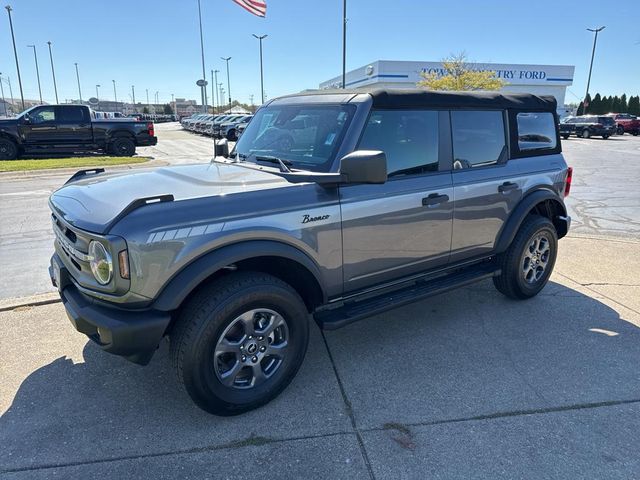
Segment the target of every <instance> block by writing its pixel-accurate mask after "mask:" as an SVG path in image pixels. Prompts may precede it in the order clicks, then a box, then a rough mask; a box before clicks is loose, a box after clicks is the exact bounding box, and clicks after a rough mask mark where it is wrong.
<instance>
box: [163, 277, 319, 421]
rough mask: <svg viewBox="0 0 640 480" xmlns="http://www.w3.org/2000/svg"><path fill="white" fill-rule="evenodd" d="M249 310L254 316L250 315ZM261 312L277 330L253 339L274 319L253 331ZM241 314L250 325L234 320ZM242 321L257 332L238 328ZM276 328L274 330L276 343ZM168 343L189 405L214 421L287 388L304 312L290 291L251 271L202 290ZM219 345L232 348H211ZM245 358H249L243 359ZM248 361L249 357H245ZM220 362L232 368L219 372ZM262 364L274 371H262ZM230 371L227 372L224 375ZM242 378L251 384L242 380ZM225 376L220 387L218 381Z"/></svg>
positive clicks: (299, 353)
mask: <svg viewBox="0 0 640 480" xmlns="http://www.w3.org/2000/svg"><path fill="white" fill-rule="evenodd" d="M256 310H257V311H259V312H260V313H252V312H255V311H256ZM262 311H270V312H272V313H276V314H277V315H279V319H280V320H283V321H284V324H285V326H284V327H283V326H282V325H281V326H280V327H278V328H276V329H275V330H274V332H272V333H270V334H269V336H261V335H260V333H261V332H265V335H266V332H268V331H269V326H271V325H273V324H275V323H276V320H275V318H276V317H275V316H274V317H271V318H270V319H269V320H268V322H269V323H268V325H267V326H266V327H264V328H261V325H260V322H262V320H265V318H263V317H259V316H258V315H261V314H262ZM246 314H250V315H246ZM247 316H248V317H249V318H251V320H249V321H245V320H242V321H241V319H242V318H246V317H247ZM239 322H240V323H239ZM242 322H244V323H242ZM256 322H257V323H256ZM248 323H250V324H251V325H253V327H254V328H255V327H258V328H256V329H255V331H254V333H253V336H251V337H250V336H249V333H250V332H248V331H247V330H246V328H247V324H248ZM236 325H241V327H242V328H241V329H240V330H237V337H234V342H230V340H229V338H230V336H231V334H229V333H227V332H229V331H230V329H232V330H231V331H232V332H233V329H234V328H236ZM278 329H281V331H280V333H278V338H276V333H277V332H278ZM240 332H241V333H240ZM283 332H284V333H286V337H285V342H286V343H285V344H284V345H285V347H284V348H285V350H284V353H283V354H282V356H281V357H280V358H278V357H277V356H276V357H271V356H269V352H270V351H271V350H272V348H273V349H274V350H276V351H277V348H278V345H282V340H281V339H282V335H283ZM234 335H236V334H235V333H234ZM271 335H273V338H272V337H271ZM170 339H171V352H172V357H173V361H174V365H175V367H176V371H177V374H178V379H179V380H180V382H181V383H182V384H183V385H184V387H185V389H186V390H187V393H188V394H189V396H190V397H191V398H192V400H193V401H194V402H195V403H196V404H197V405H198V406H199V407H200V408H202V409H203V410H205V411H207V412H210V413H213V414H215V415H222V416H229V415H237V414H240V413H243V412H246V411H248V410H252V409H254V408H257V407H260V406H262V405H264V404H265V403H267V402H269V401H270V400H272V399H273V398H275V397H276V396H278V395H279V394H280V393H281V392H282V391H283V390H284V389H285V388H286V387H287V385H289V383H290V382H291V380H292V379H293V377H294V376H295V375H296V373H297V372H298V369H299V368H300V365H301V364H302V361H303V359H304V356H305V353H306V351H307V344H308V342H309V313H308V312H307V309H306V307H305V304H304V302H303V301H302V299H301V298H300V296H299V295H298V294H297V292H296V291H295V290H294V289H293V288H291V286H290V285H288V284H286V283H285V282H283V281H281V280H279V279H277V278H275V277H273V276H271V275H267V274H264V273H259V272H238V273H231V274H229V275H227V276H225V277H222V278H221V279H219V280H217V281H215V282H213V283H212V284H210V285H208V286H206V287H203V288H202V289H201V290H200V291H199V292H198V293H196V294H195V295H194V296H193V297H192V298H191V299H190V300H189V301H188V303H187V304H186V305H185V307H184V308H182V310H181V313H180V314H179V317H178V319H177V323H176V325H175V326H174V328H173V331H172V332H171V334H170ZM250 339H251V340H250ZM225 340H226V343H225V342H224V341H225ZM251 342H253V343H251ZM265 342H266V343H265ZM236 345H238V347H237V348H236V347H235V346H236ZM222 346H226V347H231V346H233V348H234V351H233V352H230V353H220V352H218V348H219V347H221V348H222ZM252 348H253V350H251V349H252ZM263 348H264V349H266V351H264V350H263ZM256 349H258V350H256ZM263 351H264V353H255V352H263ZM245 352H250V354H249V356H247V357H246V359H245V357H244V353H245ZM281 353H282V351H281ZM251 355H256V356H254V357H251V358H249V357H250V356H251ZM258 355H260V359H259V360H257V356H258ZM229 356H230V357H231V358H229ZM227 362H228V363H231V364H233V366H231V367H229V369H228V370H225V369H224V368H219V367H221V366H223V365H224V366H225V367H226V366H228V365H226V363H227ZM271 362H279V363H277V364H274V363H271ZM265 365H277V366H276V367H275V369H274V370H272V371H271V373H268V372H267V368H268V367H267V366H265ZM256 371H259V372H262V374H264V375H265V377H260V378H261V380H260V381H261V382H262V383H259V382H258V380H259V377H258V375H256ZM230 372H235V373H232V374H230V375H227V374H229V373H230ZM249 375H250V376H251V378H250V379H249V380H247V378H246V377H248V376H249ZM225 376H226V378H227V379H228V380H227V385H225V384H224V383H223V381H222V378H223V377H225ZM231 377H233V378H231ZM229 378H230V380H229ZM242 382H244V383H242Z"/></svg>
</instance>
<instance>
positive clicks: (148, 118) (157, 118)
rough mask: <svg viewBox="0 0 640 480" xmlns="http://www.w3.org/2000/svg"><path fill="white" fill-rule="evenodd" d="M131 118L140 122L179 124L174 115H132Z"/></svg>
mask: <svg viewBox="0 0 640 480" xmlns="http://www.w3.org/2000/svg"><path fill="white" fill-rule="evenodd" d="M121 115H122V114H121ZM127 116H128V117H129V118H136V119H138V121H140V122H154V123H166V122H177V121H178V116H177V115H173V114H166V113H163V114H159V113H130V114H129V115H127Z"/></svg>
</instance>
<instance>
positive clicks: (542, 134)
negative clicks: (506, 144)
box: [516, 112, 557, 151]
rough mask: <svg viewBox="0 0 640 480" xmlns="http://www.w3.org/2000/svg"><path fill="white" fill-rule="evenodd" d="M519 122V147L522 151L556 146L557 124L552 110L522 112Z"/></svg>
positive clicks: (517, 118) (518, 118)
mask: <svg viewBox="0 0 640 480" xmlns="http://www.w3.org/2000/svg"><path fill="white" fill-rule="evenodd" d="M516 121H517V123H518V148H519V149H520V150H521V151H526V150H540V149H547V148H556V145H557V139H556V125H555V119H554V117H553V114H552V113H550V112H526V113H525V112H521V113H518V115H517V116H516Z"/></svg>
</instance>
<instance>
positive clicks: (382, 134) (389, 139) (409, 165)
mask: <svg viewBox="0 0 640 480" xmlns="http://www.w3.org/2000/svg"><path fill="white" fill-rule="evenodd" d="M358 149H359V150H382V151H383V152H384V153H385V155H386V156H387V172H388V176H389V177H394V176H400V175H410V174H421V173H427V172H436V171H438V112H433V111H420V110H377V111H373V112H372V113H371V116H370V117H369V122H368V123H367V126H366V127H365V130H364V133H363V136H362V139H361V140H360V145H359V146H358Z"/></svg>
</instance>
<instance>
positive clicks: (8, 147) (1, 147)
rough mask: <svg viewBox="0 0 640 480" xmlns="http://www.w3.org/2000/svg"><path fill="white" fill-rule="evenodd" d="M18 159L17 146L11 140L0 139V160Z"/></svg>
mask: <svg viewBox="0 0 640 480" xmlns="http://www.w3.org/2000/svg"><path fill="white" fill-rule="evenodd" d="M16 158H18V146H17V145H16V144H15V142H14V141H13V140H9V139H8V138H0V160H15V159H16Z"/></svg>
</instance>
